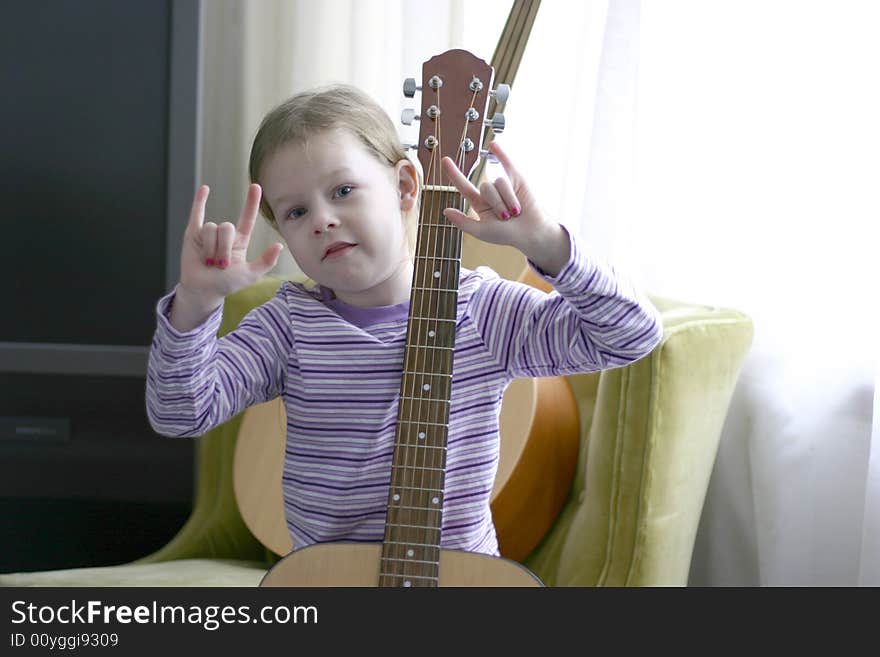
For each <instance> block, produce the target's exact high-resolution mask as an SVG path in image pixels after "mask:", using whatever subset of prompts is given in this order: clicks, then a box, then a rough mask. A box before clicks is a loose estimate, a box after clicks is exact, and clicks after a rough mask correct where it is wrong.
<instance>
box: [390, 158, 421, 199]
mask: <svg viewBox="0 0 880 657" xmlns="http://www.w3.org/2000/svg"><path fill="white" fill-rule="evenodd" d="M394 172H395V174H396V175H397V186H398V190H399V192H400V209H401V210H403V211H409V210H411V209H412V207H413V206H414V205H415V203H416V201H418V200H419V176H418V173H417V172H416V167H415V165H414V164H413V163H412V162H410V161H409V160H408V159H403V160H400V162H398V163H397V164H395V165H394Z"/></svg>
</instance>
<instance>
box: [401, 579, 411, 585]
mask: <svg viewBox="0 0 880 657" xmlns="http://www.w3.org/2000/svg"><path fill="white" fill-rule="evenodd" d="M403 585H404V586H412V582H410V581H409V580H406V581H405V582H404V583H403Z"/></svg>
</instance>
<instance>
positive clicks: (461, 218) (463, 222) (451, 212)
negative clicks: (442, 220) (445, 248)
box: [443, 208, 480, 237]
mask: <svg viewBox="0 0 880 657" xmlns="http://www.w3.org/2000/svg"><path fill="white" fill-rule="evenodd" d="M443 216H444V217H446V218H447V219H448V220H449V223H451V224H452V225H453V226H456V227H458V228H460V229H461V230H463V231H464V232H465V233H468V234H470V235H473V236H474V237H479V230H480V220H479V219H478V218H477V219H475V218H473V217H471V216H470V215H466V214H464V213H463V212H461V211H459V210H456V209H455V208H446V209H444V210H443Z"/></svg>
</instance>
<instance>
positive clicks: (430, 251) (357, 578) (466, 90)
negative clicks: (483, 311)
mask: <svg viewBox="0 0 880 657" xmlns="http://www.w3.org/2000/svg"><path fill="white" fill-rule="evenodd" d="M493 75H494V71H493V69H492V67H491V66H489V65H487V64H486V63H485V62H483V61H482V60H480V59H478V58H476V57H474V56H473V55H471V54H470V53H467V52H465V51H462V50H452V51H448V52H447V53H444V54H443V55H440V56H438V57H434V58H432V59H431V60H429V61H428V62H425V64H424V66H423V80H425V81H426V83H425V84H423V85H422V87H421V89H422V116H423V117H430V119H431V120H424V121H423V122H422V124H421V131H420V137H419V144H418V145H417V150H418V154H419V159H420V162H421V164H422V168H423V171H425V172H427V173H426V175H425V180H426V185H425V186H424V188H423V190H422V198H421V204H420V207H421V216H420V221H419V239H418V246H417V252H416V260H415V262H416V264H415V272H414V277H413V289H412V292H411V300H412V303H411V308H414V307H419V308H431V309H432V313H431V316H429V317H427V318H426V317H425V316H424V315H425V313H424V311H422V312H421V313H419V315H420V316H418V317H413V316H410V318H409V324H408V331H407V343H406V347H405V350H406V351H405V362H404V371H403V374H402V378H401V400H400V403H399V412H398V424H397V434H396V436H397V437H396V444H395V451H394V457H393V462H394V467H393V468H392V478H391V483H390V492H389V501H388V511H387V516H386V523H385V528H386V530H385V540H384V541H383V543H382V544H369V545H364V544H356V543H335V544H318V545H313V546H310V547H306V548H302V549H298V550H294V551H293V552H291V553H290V554H289V555H288V556H287V557H285V558H284V559H282V560H281V561H280V562H278V563H277V564H276V565H275V566H274V567H273V568H272V569H271V570H270V571H269V573H268V574H267V575H266V577H265V578H264V580H263V582H262V585H264V586H334V585H342V586H375V585H379V586H437V585H440V586H446V585H451V586H467V585H476V586H491V585H513V586H529V585H539V584H540V582H539V581H538V580H537V578H536V577H535V576H534V575H533V574H531V573H530V572H528V571H527V570H526V569H525V568H523V567H522V566H520V565H519V564H516V563H514V562H512V561H509V560H507V559H503V558H502V559H499V558H495V557H490V556H487V555H481V554H473V553H465V552H460V551H456V550H446V549H441V548H440V527H441V521H442V508H440V507H438V506H436V505H437V499H438V498H437V497H436V496H435V497H434V498H433V503H432V501H431V493H430V491H436V492H438V493H441V492H442V491H443V483H444V475H445V472H444V467H445V463H444V462H445V457H444V456H443V455H444V454H445V444H446V438H447V433H448V426H447V424H448V402H449V398H450V392H451V391H450V390H449V386H445V388H446V389H445V391H443V392H442V393H441V395H444V396H445V399H438V395H437V392H436V391H435V392H434V393H432V397H431V399H430V400H424V401H427V402H428V403H426V404H425V405H424V408H421V409H420V408H419V406H420V405H421V403H422V401H423V400H421V399H419V398H418V396H413V394H412V393H411V392H410V394H409V395H405V394H404V391H412V390H417V389H418V388H417V386H416V385H415V382H414V381H412V380H410V379H411V378H412V377H413V376H415V375H414V374H413V373H420V375H423V374H424V373H428V374H429V375H430V376H437V375H441V376H446V377H448V378H449V379H450V380H451V375H452V367H453V356H452V354H453V351H452V347H453V346H454V332H449V333H448V337H447V338H445V340H446V342H445V343H444V344H438V339H437V337H436V336H435V337H434V338H432V339H429V338H428V331H427V330H426V326H427V322H434V323H436V322H437V321H452V322H454V321H455V319H456V299H457V291H458V274H459V268H460V261H461V247H462V235H461V232H460V231H459V230H458V229H457V228H456V227H455V226H453V225H452V224H450V223H449V222H448V221H446V220H445V217H443V215H442V209H443V208H445V207H459V208H462V209H463V200H462V199H461V197H460V195H459V194H458V191H457V190H456V189H455V188H454V187H453V186H451V185H450V184H449V183H448V181H445V180H444V179H443V174H442V171H441V169H440V166H439V162H440V159H441V158H442V157H443V156H444V155H449V156H450V157H452V158H453V159H454V160H455V161H456V162H457V164H458V166H459V168H460V169H461V170H462V171H464V172H465V173H468V172H470V171H471V170H472V168H473V167H474V164H475V162H476V161H477V158H478V155H479V153H480V150H479V147H478V145H479V144H482V143H483V134H484V127H485V126H486V125H494V126H496V127H497V126H499V121H503V119H499V118H498V117H497V116H496V118H495V119H494V120H493V121H492V122H489V121H484V120H483V119H482V116H484V115H485V111H486V108H487V107H488V99H489V97H490V91H489V89H490V88H491V84H492V82H493V80H492V78H493ZM441 88H442V89H443V92H442V95H441V93H440V89H441ZM405 89H408V91H409V92H410V93H409V94H408V95H412V94H413V93H414V92H415V90H417V89H419V87H415V83H414V81H408V84H405ZM501 91H502V90H501V89H499V90H498V92H497V93H501ZM491 93H492V95H495V93H496V92H491ZM441 99H442V100H441ZM501 125H503V123H502V124H501ZM444 135H451V136H452V137H451V138H450V139H445V138H444V137H443V136H444ZM444 268H447V271H446V272H444V273H443V275H441V276H437V275H436V274H437V273H439V272H441V271H442V269H444ZM431 334H432V335H433V332H431ZM526 381H532V382H534V380H526ZM545 381H549V380H545ZM562 383H563V384H564V381H563V382H562ZM512 387H513V386H511V388H512ZM550 392H551V395H552V393H553V392H556V393H557V394H556V395H552V396H548V395H545V398H546V399H554V400H558V399H566V398H567V400H568V401H569V402H570V403H569V410H570V411H571V410H572V409H574V412H569V413H565V412H564V410H563V409H556V410H557V411H559V412H558V413H552V414H550V415H551V417H560V418H564V417H566V416H567V418H568V422H567V425H568V426H564V425H565V424H566V422H563V423H561V424H559V425H558V426H557V427H555V428H557V429H560V430H563V431H564V432H565V433H567V434H568V435H569V436H573V437H574V438H573V440H569V444H573V445H574V453H575V458H576V451H577V415H576V407H575V406H574V400H573V397H571V392H570V389H568V387H567V384H565V385H564V388H559V389H558V390H557V391H550ZM559 393H562V394H559ZM565 393H567V395H566V394H565ZM506 399H507V398H506V397H505V400H506ZM437 401H441V402H442V401H445V402H446V404H445V405H440V406H437V405H436V402H437ZM271 404H272V402H270V404H269V405H267V404H264V405H262V406H263V407H264V408H262V409H260V408H259V407H255V408H254V409H250V411H253V413H252V414H251V416H250V417H248V416H246V417H245V420H244V421H243V423H242V430H241V431H240V437H239V443H238V447H237V453H236V459H235V468H236V496H237V498H239V504H240V507H241V508H242V515H243V517H245V518H246V522H247V514H246V512H245V509H246V507H247V506H248V505H247V503H244V502H245V500H244V499H242V498H244V497H247V495H246V489H247V488H248V487H247V486H245V487H244V489H245V490H243V489H242V485H241V481H242V478H241V477H240V476H239V474H240V473H241V472H243V471H248V472H249V476H248V477H246V479H248V480H251V481H252V480H253V479H254V467H253V466H254V463H251V465H250V466H249V467H248V468H245V467H244V461H245V455H246V454H248V453H250V454H253V452H249V451H248V450H246V446H245V445H244V444H243V443H242V438H243V437H245V432H246V430H247V429H248V428H249V427H248V426H246V424H247V422H248V420H249V419H250V420H251V424H254V422H256V426H257V428H259V427H260V426H263V427H266V426H270V427H272V426H274V427H276V431H274V432H273V433H274V434H275V435H278V434H282V433H283V428H284V423H283V422H281V420H283V408H282V407H280V406H279V405H276V406H275V407H274V408H272V407H271V406H270V405H271ZM444 407H445V408H446V409H447V411H446V417H431V421H432V422H433V424H434V425H435V426H438V427H440V429H439V430H437V431H432V432H431V436H430V440H428V441H426V440H425V438H424V437H422V439H421V440H417V439H415V438H414V435H415V431H414V428H413V424H414V422H413V420H412V419H410V418H422V417H423V416H424V415H425V409H427V408H431V409H436V408H444ZM523 408H528V406H527V405H523V404H520V405H519V410H520V411H522V409H523ZM257 409H259V410H257ZM523 419H525V420H530V419H531V418H528V417H526V418H523ZM526 423H528V422H526ZM544 426H546V425H544ZM277 429H281V431H277ZM250 433H251V434H256V433H258V432H255V431H250ZM262 438H263V440H264V441H265V434H264V435H263V437H262ZM426 442H429V443H431V444H426ZM550 442H552V441H550ZM264 444H265V443H264ZM281 445H282V450H283V442H282V443H281ZM519 447H520V449H519V450H518V452H519V455H520V456H521V455H523V454H525V453H526V452H527V450H526V449H525V445H524V444H522V443H521V444H520V446H519ZM419 450H421V452H422V453H421V456H420V457H419V456H417V454H418V451H419ZM273 451H274V450H273ZM570 451H571V450H569V453H570ZM267 454H269V452H268V451H267V450H265V449H264V450H263V454H262V456H261V460H262V462H261V463H257V464H256V465H257V468H256V469H258V470H259V469H262V470H264V471H265V470H266V469H267V465H271V466H272V467H275V465H276V464H277V467H279V468H280V461H281V459H278V458H277V457H276V458H272V456H271V455H268V456H267ZM428 454H430V455H432V456H431V457H428V456H427V455H428ZM240 457H242V458H240ZM515 460H516V459H514V460H513V461H515ZM504 461H505V459H504V457H503V456H502V463H501V464H500V465H502V466H504V467H505V468H506V472H505V473H504V481H505V482H507V481H510V479H511V476H512V475H513V473H514V471H515V468H513V467H511V459H509V458H508V459H507V461H508V462H507V464H505V463H504ZM569 461H570V462H571V463H572V470H573V461H574V459H571V458H569ZM403 463H423V464H425V467H423V468H420V467H418V466H416V467H415V468H414V466H412V465H409V466H408V467H406V468H403V467H400V465H401V464H403ZM429 463H430V465H428V464H429ZM414 470H420V471H419V472H417V473H416V474H415V475H413V471H414ZM550 471H551V472H552V471H553V470H550ZM499 472H501V467H499ZM544 473H545V477H544V485H545V487H546V482H547V477H546V473H547V470H544ZM279 474H280V471H279ZM414 477H418V481H419V482H420V486H419V487H418V488H414V487H413V486H412V485H411V484H410V485H408V482H411V481H415V480H416V479H415V478H414ZM500 479H501V477H499V478H498V479H496V492H497V491H498V490H499V487H498V486H497V483H498V480H500ZM264 481H265V479H264ZM269 481H274V482H276V485H275V486H274V487H273V489H274V490H275V491H277V499H275V500H272V502H273V504H272V505H273V506H275V504H276V503H277V504H278V505H279V506H280V505H281V504H282V502H281V499H280V495H281V491H280V487H278V486H277V481H278V478H277V477H273V478H272V479H270V480H269ZM514 481H515V478H514ZM563 481H565V484H564V487H565V492H566V493H567V489H568V484H570V475H569V476H568V477H567V479H563ZM423 482H427V483H423ZM500 489H502V490H503V486H502V487H501V488H500ZM264 497H265V496H264ZM545 497H546V496H545ZM496 500H497V496H496ZM263 501H264V502H265V499H264V500H263ZM560 505H561V502H560ZM513 506H516V505H515V504H514V505H513ZM263 508H264V509H265V508H266V507H265V506H264V507H263ZM555 511H556V512H558V508H557V509H556V510H555ZM496 513H497V512H496V510H495V508H494V506H493V514H496ZM263 517H264V518H269V523H268V524H267V525H266V526H265V527H263V526H260V527H259V528H258V531H256V532H255V533H257V534H258V537H259V533H265V530H266V529H268V528H271V527H273V526H274V527H277V524H278V523H277V521H275V520H274V519H273V518H277V517H278V516H277V515H275V514H272V515H271V516H267V515H266V514H265V513H264V514H263ZM282 517H283V514H282ZM554 517H555V515H554ZM249 525H250V523H249ZM496 527H497V519H496ZM252 529H254V527H252ZM283 535H284V536H285V537H286V538H284V539H283V538H282V534H281V532H278V536H277V539H273V540H277V542H278V547H280V548H281V551H279V553H283V551H284V549H285V548H286V547H287V545H289V541H290V539H289V534H288V533H287V531H286V527H285V528H284V532H283ZM500 539H501V534H500V532H499V540H500ZM283 541H286V543H287V545H283V544H282V542H283ZM264 542H265V541H264ZM270 547H271V546H270ZM291 547H293V546H291ZM273 549H274V548H273ZM276 551H278V550H276ZM523 556H524V555H523Z"/></svg>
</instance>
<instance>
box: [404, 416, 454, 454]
mask: <svg viewBox="0 0 880 657" xmlns="http://www.w3.org/2000/svg"><path fill="white" fill-rule="evenodd" d="M403 423H406V424H427V425H430V426H432V427H444V428H446V425H445V424H440V423H439V422H419V421H418V420H399V421H398V422H397V424H403ZM417 447H419V448H422V447H424V448H425V449H446V448H445V447H439V446H437V447H433V446H431V445H421V444H418V445H417Z"/></svg>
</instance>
